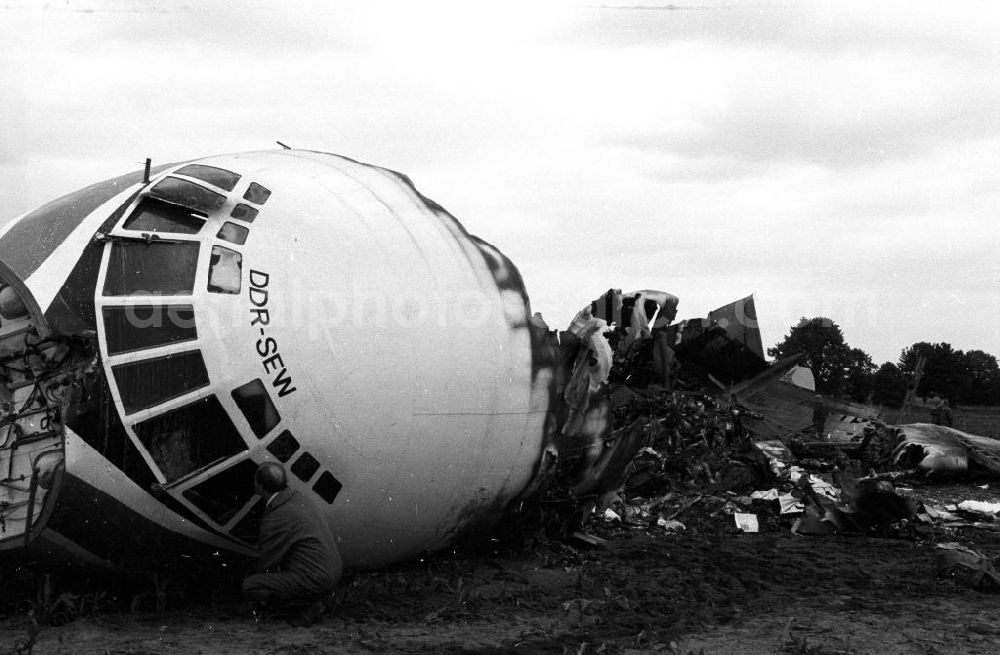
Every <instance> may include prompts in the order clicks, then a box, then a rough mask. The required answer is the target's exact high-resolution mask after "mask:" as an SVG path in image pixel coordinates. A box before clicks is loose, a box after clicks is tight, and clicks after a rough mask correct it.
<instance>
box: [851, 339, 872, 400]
mask: <svg viewBox="0 0 1000 655" xmlns="http://www.w3.org/2000/svg"><path fill="white" fill-rule="evenodd" d="M874 380H875V362H873V361H872V358H871V356H870V355H869V354H868V353H866V352H865V351H863V350H861V349H860V348H851V349H850V350H849V351H848V353H847V376H846V379H845V380H844V395H846V396H847V397H848V398H850V399H851V400H855V401H857V402H859V403H864V402H868V401H869V400H870V399H871V397H872V392H873V384H874Z"/></svg>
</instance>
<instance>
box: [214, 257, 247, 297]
mask: <svg viewBox="0 0 1000 655" xmlns="http://www.w3.org/2000/svg"><path fill="white" fill-rule="evenodd" d="M242 275H243V255H241V254H240V253H238V252H236V251H235V250H230V249H229V248H224V247H222V246H212V261H211V263H210V264H209V268H208V290H209V291H211V292H212V293H239V292H240V279H241V278H242Z"/></svg>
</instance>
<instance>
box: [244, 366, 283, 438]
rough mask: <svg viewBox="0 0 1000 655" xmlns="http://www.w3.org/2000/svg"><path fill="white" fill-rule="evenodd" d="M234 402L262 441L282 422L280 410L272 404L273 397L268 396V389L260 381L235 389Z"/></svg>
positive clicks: (253, 381)
mask: <svg viewBox="0 0 1000 655" xmlns="http://www.w3.org/2000/svg"><path fill="white" fill-rule="evenodd" d="M233 400H235V401H236V406H237V407H239V408H240V411H241V412H243V416H245V417H246V419H247V423H249V424H250V429H251V430H253V433H254V434H255V435H257V438H258V439H262V438H263V437H264V435H266V434H267V433H268V432H270V431H271V430H273V429H274V427H275V426H276V425H278V422H279V421H280V420H281V416H279V415H278V410H277V409H275V407H274V403H273V402H271V397H270V396H268V395H267V388H266V387H265V386H264V383H263V382H261V381H260V379H257V380H251V381H250V382H247V383H246V384H244V385H243V386H241V387H237V388H236V389H233Z"/></svg>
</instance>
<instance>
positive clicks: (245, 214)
mask: <svg viewBox="0 0 1000 655" xmlns="http://www.w3.org/2000/svg"><path fill="white" fill-rule="evenodd" d="M229 215H230V216H232V217H233V218H238V219H240V220H241V221H246V222H247V223H253V219H255V218H257V210H256V209H254V208H253V207H251V206H250V205H244V204H243V203H242V202H241V203H240V204H238V205H236V206H235V207H233V211H232V212H230V214H229Z"/></svg>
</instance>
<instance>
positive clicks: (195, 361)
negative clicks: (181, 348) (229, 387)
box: [111, 350, 208, 414]
mask: <svg viewBox="0 0 1000 655" xmlns="http://www.w3.org/2000/svg"><path fill="white" fill-rule="evenodd" d="M111 370H112V371H113V372H114V375H115V382H117V383H118V392H119V393H120V394H121V397H122V405H123V406H124V407H125V412H126V413H127V414H131V413H133V412H137V411H139V410H140V409H145V408H147V407H153V406H155V405H159V404H161V403H164V402H166V401H168V400H170V399H171V398H177V397H178V396H183V395H184V394H186V393H188V392H191V391H194V390H195V389H200V388H201V387H205V386H208V371H207V370H206V369H205V360H204V359H202V356H201V353H200V352H199V351H197V350H190V351H188V352H183V353H176V354H172V355H166V356H164V357H154V358H152V359H143V360H140V361H137V362H128V363H126V364H118V365H116V366H112V367H111Z"/></svg>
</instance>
